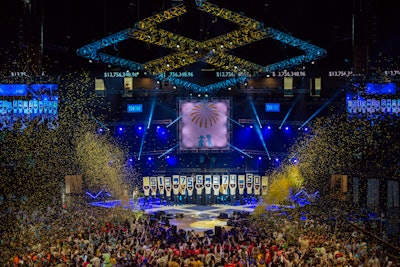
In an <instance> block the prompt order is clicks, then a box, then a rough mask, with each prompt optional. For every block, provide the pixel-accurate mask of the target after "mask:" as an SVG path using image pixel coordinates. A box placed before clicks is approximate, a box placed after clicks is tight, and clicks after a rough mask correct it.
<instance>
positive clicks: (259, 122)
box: [250, 99, 262, 128]
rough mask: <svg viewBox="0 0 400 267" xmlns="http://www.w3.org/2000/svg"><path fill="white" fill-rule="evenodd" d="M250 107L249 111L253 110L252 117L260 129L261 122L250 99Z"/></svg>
mask: <svg viewBox="0 0 400 267" xmlns="http://www.w3.org/2000/svg"><path fill="white" fill-rule="evenodd" d="M250 106H251V109H252V110H253V113H254V116H256V119H257V122H258V125H259V127H260V128H262V125H261V121H260V118H259V117H258V114H257V110H256V107H255V106H254V103H253V101H252V100H251V99H250Z"/></svg>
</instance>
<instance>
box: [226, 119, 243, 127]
mask: <svg viewBox="0 0 400 267" xmlns="http://www.w3.org/2000/svg"><path fill="white" fill-rule="evenodd" d="M227 118H228V120H230V121H231V122H234V123H236V124H237V125H239V126H241V127H244V125H243V124H241V123H240V122H238V121H235V120H234V119H232V118H231V117H227Z"/></svg>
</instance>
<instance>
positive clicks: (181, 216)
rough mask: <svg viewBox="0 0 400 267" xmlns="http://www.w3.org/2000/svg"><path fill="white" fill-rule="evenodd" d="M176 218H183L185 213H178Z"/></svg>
mask: <svg viewBox="0 0 400 267" xmlns="http://www.w3.org/2000/svg"><path fill="white" fill-rule="evenodd" d="M175 218H183V213H177V214H176V215H175Z"/></svg>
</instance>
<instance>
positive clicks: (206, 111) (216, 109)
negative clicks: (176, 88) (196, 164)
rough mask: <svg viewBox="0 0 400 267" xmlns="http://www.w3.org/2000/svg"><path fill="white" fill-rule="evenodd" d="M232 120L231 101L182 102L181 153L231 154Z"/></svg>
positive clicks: (180, 124) (180, 106) (180, 105)
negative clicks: (230, 124) (230, 117)
mask: <svg viewBox="0 0 400 267" xmlns="http://www.w3.org/2000/svg"><path fill="white" fill-rule="evenodd" d="M229 116H230V102H229V100H184V99H181V100H179V118H180V123H179V148H180V150H181V151H191V152H195V151H202V152H204V151H216V150H218V151H219V150H228V149H229V148H230V147H229V142H230V140H229V136H230V134H229V120H228V118H229Z"/></svg>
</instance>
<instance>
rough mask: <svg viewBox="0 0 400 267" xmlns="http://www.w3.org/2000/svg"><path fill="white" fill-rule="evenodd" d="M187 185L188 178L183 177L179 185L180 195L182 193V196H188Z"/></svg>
mask: <svg viewBox="0 0 400 267" xmlns="http://www.w3.org/2000/svg"><path fill="white" fill-rule="evenodd" d="M186 183H187V182H186V176H184V175H181V176H180V184H179V193H181V195H186Z"/></svg>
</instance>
